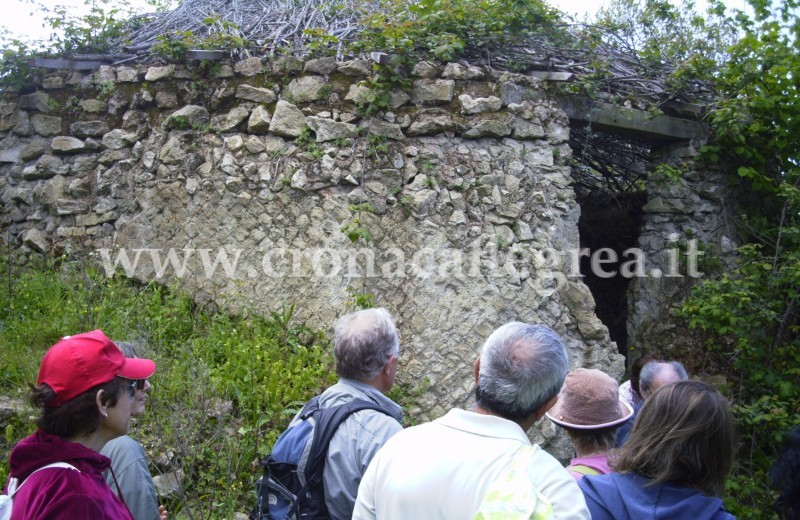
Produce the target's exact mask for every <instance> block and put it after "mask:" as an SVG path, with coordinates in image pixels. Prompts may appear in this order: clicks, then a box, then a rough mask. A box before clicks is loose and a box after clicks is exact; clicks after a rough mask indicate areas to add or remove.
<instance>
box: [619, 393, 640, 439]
mask: <svg viewBox="0 0 800 520" xmlns="http://www.w3.org/2000/svg"><path fill="white" fill-rule="evenodd" d="M641 409H642V402H641V401H640V402H638V403H636V404H635V405H633V415H631V416H630V418H629V419H628V420H627V421H626V422H625V423H624V424H623V425H622V426H620V427H619V428H617V433H616V434H615V439H614V441H615V446H616V447H617V448H619V447H620V446H622V445H623V444H625V443H626V442H628V437H630V436H631V430H633V423H635V422H636V417H638V416H639V411H640V410H641Z"/></svg>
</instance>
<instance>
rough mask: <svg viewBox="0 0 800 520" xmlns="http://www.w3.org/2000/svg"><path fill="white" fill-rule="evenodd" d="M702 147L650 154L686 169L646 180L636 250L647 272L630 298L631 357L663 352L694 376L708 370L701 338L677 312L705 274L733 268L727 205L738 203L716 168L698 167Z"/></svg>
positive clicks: (654, 161)
mask: <svg viewBox="0 0 800 520" xmlns="http://www.w3.org/2000/svg"><path fill="white" fill-rule="evenodd" d="M700 144H702V143H696V142H687V143H678V144H671V145H665V146H662V147H659V148H656V149H655V150H654V152H653V153H652V164H653V165H658V164H667V165H670V166H671V167H673V168H675V169H677V170H679V171H681V172H682V173H681V176H680V179H667V178H665V177H664V176H662V175H658V174H655V173H654V174H651V175H650V176H649V177H648V180H647V193H648V199H649V200H648V202H647V204H645V206H644V207H643V211H644V217H643V222H642V229H641V232H640V235H639V248H640V249H642V251H643V252H644V254H645V258H646V259H647V266H646V269H645V270H646V272H647V273H648V274H650V275H649V276H645V277H638V278H634V279H633V280H632V283H631V285H630V288H629V297H628V308H629V311H628V337H629V341H630V345H631V348H632V349H633V351H632V352H631V359H635V358H637V357H639V356H640V355H643V354H651V353H658V354H661V355H662V356H667V357H670V358H673V359H677V360H680V361H682V362H684V363H685V364H686V366H687V369H689V372H690V373H691V374H692V375H694V376H699V375H703V371H704V370H707V369H708V368H709V367H707V366H703V360H702V359H700V358H699V356H698V354H697V350H698V349H697V348H696V346H697V345H696V344H695V342H696V337H695V336H694V335H691V334H687V333H686V330H685V328H684V327H683V326H681V325H679V323H680V322H679V321H678V320H676V319H675V311H676V310H677V309H678V308H679V307H680V305H681V304H682V303H683V301H684V300H685V298H686V297H687V296H688V295H689V292H690V290H691V288H692V287H693V286H694V285H695V284H697V283H699V282H701V281H702V280H703V278H704V277H705V276H708V275H709V274H711V273H712V272H719V271H720V270H722V271H724V270H727V269H730V268H731V267H732V266H733V263H734V262H735V248H736V244H735V241H736V231H735V226H734V223H733V220H732V217H731V209H732V208H730V207H728V206H727V204H728V202H729V201H731V200H733V197H732V195H731V189H730V188H728V187H726V183H725V181H724V176H723V174H722V173H721V172H720V171H719V170H717V169H715V168H710V167H708V166H705V167H704V168H703V169H702V170H700V169H698V164H697V163H696V162H695V160H694V159H695V157H696V156H697V155H698V146H699V145H700ZM652 169H653V170H654V171H655V170H656V168H655V167H654V168H652ZM691 257H694V258H695V261H690V258H691ZM653 269H658V272H657V273H656V274H657V276H653V275H652V274H651V273H652V271H653Z"/></svg>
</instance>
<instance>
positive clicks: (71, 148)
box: [50, 135, 87, 154]
mask: <svg viewBox="0 0 800 520" xmlns="http://www.w3.org/2000/svg"><path fill="white" fill-rule="evenodd" d="M50 149H51V150H53V153H56V154H70V153H80V152H85V151H87V148H86V143H85V142H83V141H82V140H81V139H77V138H75V137H70V136H64V135H59V136H56V137H54V138H53V140H52V141H51V142H50Z"/></svg>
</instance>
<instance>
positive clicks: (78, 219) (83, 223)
mask: <svg viewBox="0 0 800 520" xmlns="http://www.w3.org/2000/svg"><path fill="white" fill-rule="evenodd" d="M118 218H119V215H118V214H117V213H115V212H113V211H112V212H108V213H102V214H97V213H89V214H87V215H76V216H75V225H76V226H80V227H92V226H99V225H100V224H104V223H106V222H114V221H115V220H117V219H118Z"/></svg>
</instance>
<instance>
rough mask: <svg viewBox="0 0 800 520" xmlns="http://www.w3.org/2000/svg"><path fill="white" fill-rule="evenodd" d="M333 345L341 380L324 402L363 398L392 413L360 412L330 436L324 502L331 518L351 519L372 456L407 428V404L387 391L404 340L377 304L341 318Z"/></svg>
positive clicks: (324, 405)
mask: <svg viewBox="0 0 800 520" xmlns="http://www.w3.org/2000/svg"><path fill="white" fill-rule="evenodd" d="M333 344H334V350H333V352H334V357H335V358H336V373H337V374H338V375H339V378H340V379H339V382H338V383H336V384H335V385H333V386H332V387H330V388H328V389H327V390H325V391H324V392H323V393H322V395H321V396H320V399H319V404H320V406H321V407H322V408H328V407H331V406H336V405H340V404H345V403H348V402H350V401H352V400H353V399H364V400H366V401H372V402H373V403H375V404H377V405H379V406H380V407H381V408H383V409H384V410H386V411H387V412H388V413H389V415H386V414H383V413H381V412H378V411H375V410H362V411H359V412H356V413H354V414H353V415H351V416H350V417H348V418H347V419H346V420H345V422H344V423H342V425H341V426H340V427H339V429H338V430H337V431H336V434H335V435H334V436H333V439H331V443H330V446H329V448H328V454H327V456H326V459H325V471H324V473H323V484H324V488H325V505H326V507H327V508H328V513H329V514H330V517H331V518H334V519H342V520H344V519H346V520H349V519H350V518H351V517H352V516H353V506H354V504H355V501H356V493H357V492H358V485H359V483H360V482H361V477H362V475H363V474H364V471H366V469H367V466H368V465H369V463H370V461H371V460H372V457H373V456H374V455H375V453H376V452H377V451H378V449H379V448H380V447H381V446H383V444H384V443H385V442H386V441H387V440H388V439H389V437H391V436H392V435H394V434H395V433H397V432H399V431H400V430H402V429H403V427H402V426H401V424H400V421H401V420H402V409H401V408H400V406H399V405H397V404H396V403H395V402H394V401H392V400H391V399H389V398H388V397H386V396H385V395H383V394H384V393H385V392H388V391H389V390H390V389H391V388H392V386H393V385H394V379H395V375H396V374H397V363H398V360H399V355H400V342H399V339H398V337H397V329H396V328H395V325H394V321H392V317H391V315H390V314H389V312H388V311H387V310H386V309H381V308H378V309H366V310H361V311H358V312H354V313H351V314H347V315H345V316H343V317H342V318H340V319H339V321H337V322H336V327H335V330H334V340H333Z"/></svg>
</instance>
